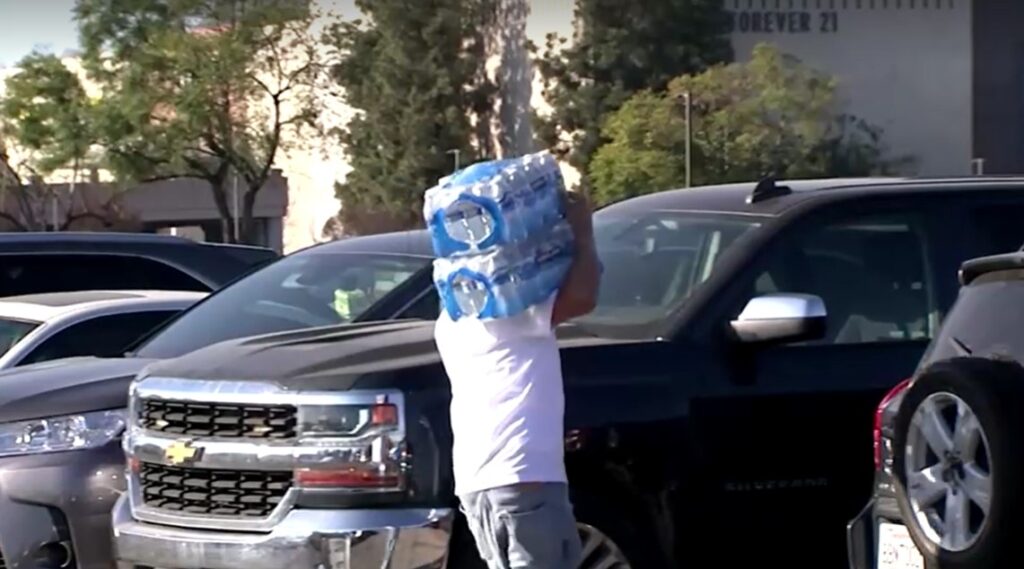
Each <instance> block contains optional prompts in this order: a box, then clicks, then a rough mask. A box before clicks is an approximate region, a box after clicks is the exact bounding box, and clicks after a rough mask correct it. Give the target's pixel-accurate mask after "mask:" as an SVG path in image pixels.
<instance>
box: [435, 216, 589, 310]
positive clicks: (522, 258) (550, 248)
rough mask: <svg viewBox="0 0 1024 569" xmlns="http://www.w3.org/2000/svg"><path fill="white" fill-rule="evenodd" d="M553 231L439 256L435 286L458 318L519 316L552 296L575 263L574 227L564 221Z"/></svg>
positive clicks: (556, 225)
mask: <svg viewBox="0 0 1024 569" xmlns="http://www.w3.org/2000/svg"><path fill="white" fill-rule="evenodd" d="M549 233H550V235H545V236H539V237H538V239H536V240H534V241H525V242H521V243H514V244H510V245H506V246H504V247H497V248H494V249H492V250H490V251H488V252H486V253H481V254H478V255H465V256H456V257H439V258H437V259H435V260H434V284H435V286H436V287H437V291H438V294H439V296H440V297H441V303H442V305H443V306H444V309H445V311H446V312H447V313H448V316H449V317H450V318H451V319H452V320H458V319H460V318H464V317H474V318H481V319H485V320H486V319H492V318H505V317H508V316H515V315H516V314H519V313H521V312H523V311H524V310H526V309H528V308H530V307H531V306H534V305H536V304H539V303H541V302H543V301H545V300H547V299H548V298H550V297H551V295H552V294H554V293H555V291H557V290H558V287H559V286H560V285H561V283H562V279H563V278H564V276H565V272H566V271H567V270H568V269H569V265H570V264H572V254H573V248H572V246H573V243H572V230H571V229H570V227H569V224H568V222H566V221H565V220H561V221H559V222H558V223H556V224H555V225H554V226H553V227H552V228H551V230H550V232H549Z"/></svg>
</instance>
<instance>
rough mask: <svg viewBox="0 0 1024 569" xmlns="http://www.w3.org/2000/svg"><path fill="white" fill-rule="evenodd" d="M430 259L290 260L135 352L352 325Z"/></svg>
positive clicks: (166, 354) (310, 256)
mask: <svg viewBox="0 0 1024 569" xmlns="http://www.w3.org/2000/svg"><path fill="white" fill-rule="evenodd" d="M429 262H430V260H429V259H427V258H423V257H414V256H405V255H389V254H374V253H328V252H308V253H303V254H301V255H295V256H292V257H285V258H284V259H281V260H280V261H277V262H276V263H273V264H271V265H268V266H267V267H264V268H263V269H261V270H259V271H256V272H255V273H252V274H250V275H248V276H246V277H245V278H243V279H241V280H239V281H238V282H236V283H234V284H232V285H231V286H228V287H227V288H224V289H222V290H221V291H218V292H217V293H216V294H214V295H212V296H210V297H208V298H207V299H206V300H204V301H203V302H201V303H199V304H197V305H196V306H195V307H194V308H192V309H191V310H189V311H188V312H186V313H184V314H183V315H182V316H181V317H180V318H177V319H176V320H174V321H173V322H171V323H170V324H169V325H168V326H167V327H166V328H165V329H164V330H161V331H160V332H159V333H158V334H156V335H154V336H153V337H152V338H150V339H149V340H148V341H146V342H145V343H144V344H143V345H142V346H140V347H139V349H138V350H137V351H136V354H137V355H138V356H139V357H144V358H172V357H177V356H180V355H182V354H186V353H188V352H191V351H193V350H196V349H198V348H200V347H203V346H209V345H211V344H215V343H217V342H222V341H224V340H230V339H234V338H242V337H245V336H254V335H258V334H270V333H274V332H285V331H288V330H298V329H302V328H310V327H314V326H328V325H332V324H343V323H346V322H350V321H351V320H353V319H355V318H356V317H357V316H358V315H359V313H360V312H361V311H363V310H366V309H367V308H369V307H370V305H372V304H373V303H375V302H376V301H378V300H380V298H381V297H383V296H384V295H386V294H387V293H388V292H389V291H390V290H392V289H393V288H395V287H396V286H398V285H399V284H400V283H402V282H403V281H405V280H406V279H408V278H409V277H411V276H412V275H413V274H414V273H416V272H417V271H418V270H419V269H421V268H423V267H424V266H426V265H427V264H428V263H429Z"/></svg>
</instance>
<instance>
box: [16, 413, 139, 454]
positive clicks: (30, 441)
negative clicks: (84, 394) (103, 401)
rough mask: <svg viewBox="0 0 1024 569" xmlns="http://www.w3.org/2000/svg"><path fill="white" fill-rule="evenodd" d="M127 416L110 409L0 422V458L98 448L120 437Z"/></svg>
mask: <svg viewBox="0 0 1024 569" xmlns="http://www.w3.org/2000/svg"><path fill="white" fill-rule="evenodd" d="M127 415H128V414H127V411H126V410H125V409H112V410H107V411H96V412H93V413H81V414H77V415H64V416H59V417H46V418H43V419H33V420H31V421H19V422H16V423H0V457H5V456H17V455H24V454H43V453H48V452H60V451H67V450H78V449H87V448H96V447H100V446H103V445H105V444H107V443H109V442H110V441H112V440H114V439H115V438H117V437H118V436H120V435H121V433H122V432H123V431H124V427H125V423H126V419H127Z"/></svg>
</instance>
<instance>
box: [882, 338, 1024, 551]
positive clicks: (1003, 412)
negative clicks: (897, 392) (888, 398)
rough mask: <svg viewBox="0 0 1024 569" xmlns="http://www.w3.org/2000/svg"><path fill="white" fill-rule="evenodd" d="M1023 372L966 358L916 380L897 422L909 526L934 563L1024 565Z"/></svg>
mask: <svg viewBox="0 0 1024 569" xmlns="http://www.w3.org/2000/svg"><path fill="white" fill-rule="evenodd" d="M1022 404H1024V368H1022V367H1021V366H1020V365H1019V364H1017V363H1014V362H1005V361H996V360H987V359H980V358H958V359H954V360H948V361H944V362H940V363H938V364H935V365H933V366H931V367H930V368H928V369H927V370H925V371H924V373H922V374H921V375H920V376H919V377H918V378H917V379H916V380H915V381H914V383H913V385H912V386H911V387H910V389H909V390H908V391H907V394H906V396H905V398H904V400H903V402H902V403H901V405H900V411H899V414H898V415H897V419H896V428H895V433H894V434H895V441H894V442H895V449H894V454H895V456H894V465H893V466H894V472H895V475H896V478H897V486H898V492H897V496H898V503H899V507H900V512H901V514H902V517H903V521H904V523H905V524H906V525H907V528H908V530H909V531H910V535H911V537H912V538H913V540H914V543H915V544H916V545H917V547H918V549H919V550H920V551H921V553H922V554H923V555H924V557H925V560H926V563H927V565H928V566H929V567H933V568H939V567H941V568H942V569H966V568H968V567H970V568H972V569H988V568H995V567H1007V566H1016V565H1017V562H1018V561H1020V560H1022V559H1024V555H1022V553H1024V548H1021V547H1020V546H1019V544H1018V543H1017V542H1019V540H1020V537H1019V536H1020V535H1021V533H1020V531H1019V530H1020V529H1021V527H1022V526H1024V524H1021V523H1020V522H1019V520H1020V519H1021V517H1020V516H1019V515H1017V516H1014V515H1013V514H1014V513H1017V512H1020V511H1021V510H1022V507H1024V499H1022V498H1024V492H1022V491H1021V488H1022V484H1024V476H1022V475H1024V469H1022V466H1024V465H1022V460H1024V439H1022V438H1021V437H1020V433H1021V432H1024V412H1022V411H1021V410H1020V409H1021V405H1022Z"/></svg>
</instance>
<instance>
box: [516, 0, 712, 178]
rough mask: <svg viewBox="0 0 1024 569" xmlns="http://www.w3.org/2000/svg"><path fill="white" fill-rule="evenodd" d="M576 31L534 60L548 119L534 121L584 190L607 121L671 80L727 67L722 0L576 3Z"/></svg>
mask: <svg viewBox="0 0 1024 569" xmlns="http://www.w3.org/2000/svg"><path fill="white" fill-rule="evenodd" d="M575 26H576V32H575V37H574V38H573V41H572V42H571V44H570V42H569V41H568V40H567V39H566V38H563V37H559V36H557V35H554V34H552V35H549V36H548V38H547V42H546V46H545V49H544V51H543V53H542V54H540V56H539V59H538V69H539V71H540V75H541V78H542V79H543V85H544V89H543V94H544V97H545V99H546V100H547V101H548V103H549V104H550V105H551V107H552V112H551V113H550V115H548V116H544V117H538V118H537V120H536V121H535V122H536V125H535V129H536V133H537V137H538V138H539V139H540V141H541V142H542V143H543V144H544V145H546V146H547V147H548V148H550V149H551V150H552V152H554V153H555V154H556V155H559V156H562V157H566V158H568V161H569V163H570V164H572V165H573V166H575V167H576V168H578V169H579V170H580V173H581V174H583V175H584V183H586V181H587V176H586V173H587V172H588V171H589V166H590V161H591V159H592V157H593V154H594V152H596V151H597V149H598V147H599V146H601V144H603V143H604V142H606V140H605V138H604V137H603V135H602V130H601V127H602V125H603V123H604V121H605V119H606V117H607V116H608V114H610V113H611V112H614V111H615V110H617V109H618V108H619V107H620V106H621V105H622V104H623V103H624V102H625V101H626V100H627V99H629V97H630V96H632V95H633V94H635V93H637V92H640V91H644V90H652V91H655V92H657V91H661V90H663V89H664V88H665V87H666V86H667V85H668V82H669V81H670V80H671V79H673V78H674V77H678V76H679V75H682V74H685V73H695V72H700V71H702V70H704V69H705V68H706V67H707V66H709V65H713V64H717V63H720V62H725V61H729V60H731V59H732V48H731V47H730V43H729V39H728V36H727V33H728V30H729V17H728V14H727V13H726V12H725V11H724V9H723V8H722V1H721V0H635V1H632V2H619V1H615V0H576V11H575ZM534 51H536V52H539V51H540V50H539V49H538V48H537V47H536V46H535V47H534Z"/></svg>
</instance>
